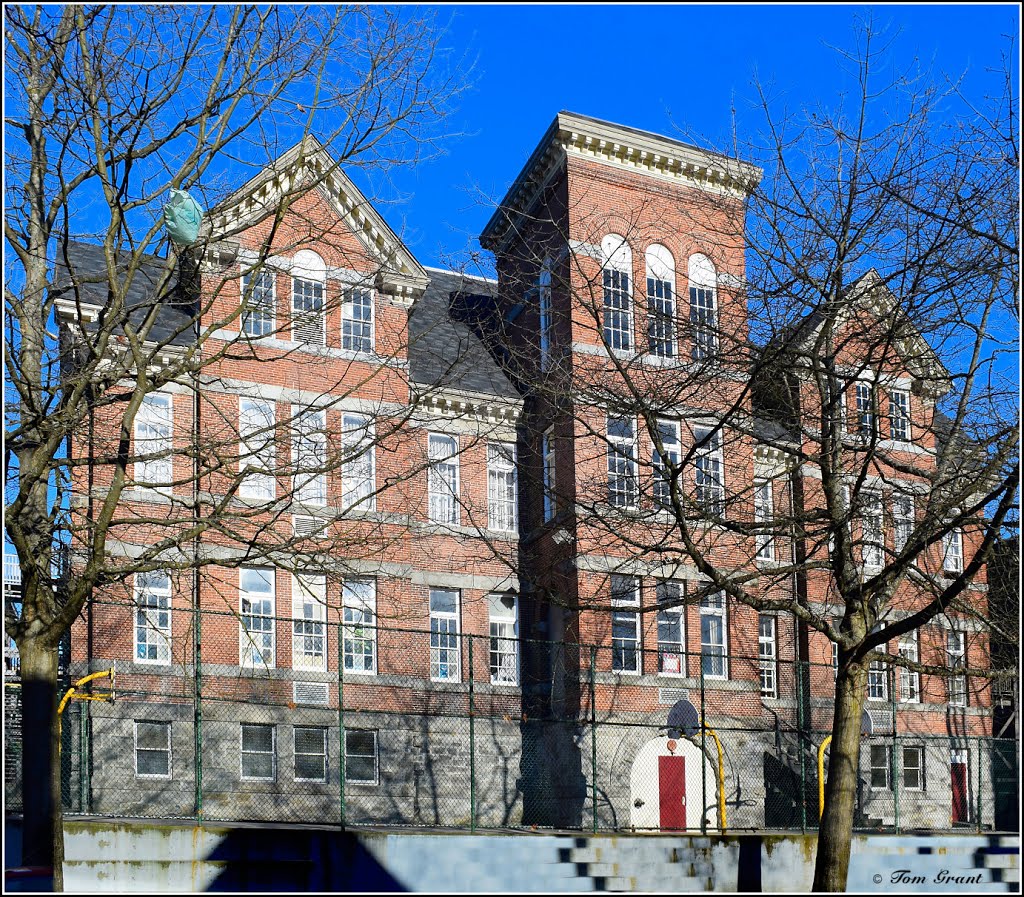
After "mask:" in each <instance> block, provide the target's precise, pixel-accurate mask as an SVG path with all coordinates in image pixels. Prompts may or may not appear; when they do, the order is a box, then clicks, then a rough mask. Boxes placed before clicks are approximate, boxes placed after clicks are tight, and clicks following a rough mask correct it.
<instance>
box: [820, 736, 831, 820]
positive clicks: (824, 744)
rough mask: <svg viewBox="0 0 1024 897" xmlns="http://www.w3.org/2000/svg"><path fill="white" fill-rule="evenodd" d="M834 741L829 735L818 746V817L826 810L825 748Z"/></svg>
mask: <svg viewBox="0 0 1024 897" xmlns="http://www.w3.org/2000/svg"><path fill="white" fill-rule="evenodd" d="M831 743H832V736H831V735H828V736H827V737H826V738H825V740H824V741H823V742H822V743H821V744H820V745H819V747H818V818H819V819H821V817H822V815H823V814H824V812H825V749H826V748H827V747H828V746H829V745H830V744H831Z"/></svg>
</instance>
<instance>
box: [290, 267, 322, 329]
mask: <svg viewBox="0 0 1024 897" xmlns="http://www.w3.org/2000/svg"><path fill="white" fill-rule="evenodd" d="M324 330H325V328H324V285H323V284H322V283H320V282H319V281H316V280H306V278H304V277H293V278H292V339H294V340H297V341H298V342H302V343H314V344H316V345H319V346H322V345H323V344H324Z"/></svg>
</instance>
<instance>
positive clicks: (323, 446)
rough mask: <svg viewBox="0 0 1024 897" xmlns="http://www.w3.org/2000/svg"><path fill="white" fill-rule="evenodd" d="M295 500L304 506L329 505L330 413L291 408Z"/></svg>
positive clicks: (300, 407)
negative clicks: (328, 417) (328, 449)
mask: <svg viewBox="0 0 1024 897" xmlns="http://www.w3.org/2000/svg"><path fill="white" fill-rule="evenodd" d="M292 426H293V427H294V433H293V434H292V462H293V464H294V465H295V475H294V476H293V477H292V488H293V490H294V494H293V500H294V501H296V502H299V503H300V504H304V505H316V506H323V505H326V504H327V470H326V468H327V412H326V411H324V410H323V409H322V408H307V407H304V406H299V405H295V406H293V407H292Z"/></svg>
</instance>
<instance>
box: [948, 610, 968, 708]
mask: <svg viewBox="0 0 1024 897" xmlns="http://www.w3.org/2000/svg"><path fill="white" fill-rule="evenodd" d="M946 656H947V657H948V658H949V668H950V669H951V670H952V669H956V668H957V667H964V666H966V665H967V663H966V661H967V633H966V632H965V631H964V630H962V629H948V630H946ZM946 703H947V704H948V705H949V706H950V707H966V706H967V676H966V675H964V674H963V673H960V674H958V675H955V676H954V675H950V676H948V677H947V678H946Z"/></svg>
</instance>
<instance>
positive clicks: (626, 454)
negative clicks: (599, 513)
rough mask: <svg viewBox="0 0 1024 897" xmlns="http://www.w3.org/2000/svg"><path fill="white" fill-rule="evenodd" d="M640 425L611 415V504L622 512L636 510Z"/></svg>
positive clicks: (609, 416) (609, 442)
mask: <svg viewBox="0 0 1024 897" xmlns="http://www.w3.org/2000/svg"><path fill="white" fill-rule="evenodd" d="M636 485H637V484H636V422H635V421H634V420H633V419H632V418H630V417H620V416H618V415H613V414H609V415H608V501H609V503H610V504H612V505H614V506H615V507H618V508H634V507H636Z"/></svg>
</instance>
